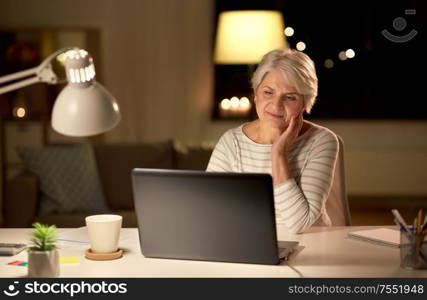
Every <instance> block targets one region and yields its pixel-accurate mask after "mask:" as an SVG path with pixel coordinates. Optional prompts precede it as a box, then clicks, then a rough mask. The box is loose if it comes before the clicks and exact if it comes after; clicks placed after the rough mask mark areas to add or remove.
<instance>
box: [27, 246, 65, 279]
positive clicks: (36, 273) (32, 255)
mask: <svg viewBox="0 0 427 300" xmlns="http://www.w3.org/2000/svg"><path fill="white" fill-rule="evenodd" d="M58 276H59V252H58V250H52V251H28V277H58Z"/></svg>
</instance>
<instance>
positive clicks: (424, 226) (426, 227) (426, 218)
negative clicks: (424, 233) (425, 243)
mask: <svg viewBox="0 0 427 300" xmlns="http://www.w3.org/2000/svg"><path fill="white" fill-rule="evenodd" d="M426 229H427V214H426V215H425V216H424V225H423V229H422V230H426Z"/></svg>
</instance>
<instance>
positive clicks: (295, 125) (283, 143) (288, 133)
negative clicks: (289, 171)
mask: <svg viewBox="0 0 427 300" xmlns="http://www.w3.org/2000/svg"><path fill="white" fill-rule="evenodd" d="M289 118H290V122H289V125H288V127H287V128H286V129H285V131H283V132H282V134H281V135H280V136H279V137H278V138H277V139H276V140H275V141H274V143H273V145H272V148H271V153H272V155H286V154H287V152H288V150H289V148H290V147H291V146H292V144H293V143H294V142H295V140H296V139H297V137H298V134H299V132H300V131H301V128H302V125H303V117H302V114H298V115H293V116H289Z"/></svg>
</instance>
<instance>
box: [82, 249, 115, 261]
mask: <svg viewBox="0 0 427 300" xmlns="http://www.w3.org/2000/svg"><path fill="white" fill-rule="evenodd" d="M122 255H123V250H122V249H117V251H116V252H111V253H93V252H92V250H90V249H86V251H85V256H86V258H88V259H91V260H113V259H117V258H120V257H122Z"/></svg>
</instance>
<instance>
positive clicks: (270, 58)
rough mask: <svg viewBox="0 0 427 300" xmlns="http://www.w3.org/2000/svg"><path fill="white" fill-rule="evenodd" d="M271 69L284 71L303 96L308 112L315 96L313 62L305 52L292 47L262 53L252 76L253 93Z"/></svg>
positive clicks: (315, 86)
mask: <svg viewBox="0 0 427 300" xmlns="http://www.w3.org/2000/svg"><path fill="white" fill-rule="evenodd" d="M272 70H280V71H282V72H283V73H284V75H285V76H286V78H287V80H288V81H289V82H290V84H291V85H292V86H293V87H294V88H295V89H296V90H297V92H298V93H300V94H302V95H303V96H304V105H305V111H306V112H307V113H310V111H311V108H312V107H313V105H314V102H315V101H316V96H317V82H318V80H317V75H316V68H315V66H314V62H313V61H312V60H311V58H310V57H308V55H307V54H305V53H303V52H300V51H297V50H292V49H276V50H272V51H270V52H268V53H267V54H265V55H264V57H263V58H262V60H261V62H260V63H259V65H258V68H257V69H256V71H255V73H254V74H253V76H252V88H253V90H254V93H256V90H257V88H258V86H259V85H260V83H261V82H262V80H263V79H264V77H265V75H266V74H267V73H268V72H270V71H272Z"/></svg>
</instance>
